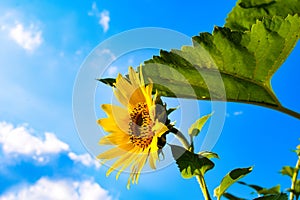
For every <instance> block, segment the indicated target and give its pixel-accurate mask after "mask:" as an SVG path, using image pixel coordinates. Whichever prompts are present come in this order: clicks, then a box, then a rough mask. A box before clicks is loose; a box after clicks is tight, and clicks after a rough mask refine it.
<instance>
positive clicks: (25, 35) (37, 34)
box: [9, 22, 43, 51]
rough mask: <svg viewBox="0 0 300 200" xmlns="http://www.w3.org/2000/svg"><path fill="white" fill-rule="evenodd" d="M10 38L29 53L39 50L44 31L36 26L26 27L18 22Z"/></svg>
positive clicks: (10, 32)
mask: <svg viewBox="0 0 300 200" xmlns="http://www.w3.org/2000/svg"><path fill="white" fill-rule="evenodd" d="M9 36H10V37H11V38H12V39H13V40H14V41H15V42H16V43H17V44H18V45H19V46H21V47H22V48H23V49H25V50H27V51H33V50H35V49H37V48H38V47H39V46H40V45H41V44H42V42H43V38H42V31H41V30H40V29H39V28H38V27H36V26H35V25H34V24H30V26H29V27H24V25H23V24H22V23H20V22H16V23H15V26H13V27H11V28H10V30H9Z"/></svg>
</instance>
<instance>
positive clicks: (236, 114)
mask: <svg viewBox="0 0 300 200" xmlns="http://www.w3.org/2000/svg"><path fill="white" fill-rule="evenodd" d="M242 114H243V111H236V112H234V113H233V115H234V116H238V115H242Z"/></svg>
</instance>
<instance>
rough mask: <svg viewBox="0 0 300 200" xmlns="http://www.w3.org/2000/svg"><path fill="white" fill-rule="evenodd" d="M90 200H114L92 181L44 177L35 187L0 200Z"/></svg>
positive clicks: (7, 194) (21, 189)
mask: <svg viewBox="0 0 300 200" xmlns="http://www.w3.org/2000/svg"><path fill="white" fill-rule="evenodd" d="M18 199H30V200H40V199H43V200H53V199H73V200H80V199H90V200H98V199H101V200H112V197H111V196H110V195H109V193H108V191H106V190H104V189H103V188H102V187H101V186H100V185H99V184H97V183H95V182H94V181H92V180H84V181H73V180H64V179H61V180H50V179H48V178H44V177H42V178H41V179H39V180H38V181H37V182H36V183H34V184H33V185H28V186H23V187H20V188H18V189H17V190H12V191H9V192H7V193H5V194H4V195H2V196H0V200H18Z"/></svg>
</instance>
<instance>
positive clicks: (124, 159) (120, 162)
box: [106, 152, 137, 178]
mask: <svg viewBox="0 0 300 200" xmlns="http://www.w3.org/2000/svg"><path fill="white" fill-rule="evenodd" d="M136 156H137V154H136V153H135V152H127V153H126V154H124V155H123V156H122V157H121V158H120V159H119V160H117V161H116V162H115V163H114V164H113V165H112V166H111V167H110V168H109V169H108V171H107V172H106V176H109V174H110V173H111V172H112V171H113V170H116V169H117V168H118V167H119V166H121V165H125V166H126V165H127V164H130V163H131V162H132V160H133V158H134V157H136ZM122 171H123V169H120V170H119V172H122ZM116 178H117V177H116Z"/></svg>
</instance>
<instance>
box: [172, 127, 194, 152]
mask: <svg viewBox="0 0 300 200" xmlns="http://www.w3.org/2000/svg"><path fill="white" fill-rule="evenodd" d="M169 131H170V132H172V133H174V134H175V136H176V137H177V139H178V140H179V141H180V142H181V143H182V145H183V146H184V147H185V148H186V149H189V148H190V143H189V141H188V140H187V139H186V137H185V136H184V135H183V133H181V132H180V131H179V130H178V129H177V128H175V127H170V128H169Z"/></svg>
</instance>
